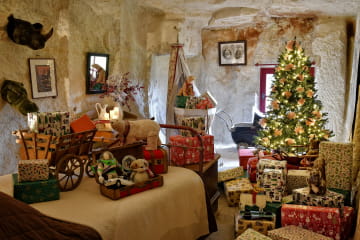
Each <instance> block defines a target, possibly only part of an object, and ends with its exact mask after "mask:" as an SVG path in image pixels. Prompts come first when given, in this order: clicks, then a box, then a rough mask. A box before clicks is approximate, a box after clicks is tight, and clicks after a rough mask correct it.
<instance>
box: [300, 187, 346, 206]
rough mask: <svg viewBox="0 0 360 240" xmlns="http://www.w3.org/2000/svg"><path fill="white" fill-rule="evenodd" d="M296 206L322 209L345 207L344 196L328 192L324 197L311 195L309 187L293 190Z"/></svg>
mask: <svg viewBox="0 0 360 240" xmlns="http://www.w3.org/2000/svg"><path fill="white" fill-rule="evenodd" d="M293 200H294V203H295V204H300V205H308V206H322V207H334V208H336V207H338V208H343V207H344V196H343V195H342V194H340V193H336V192H333V191H329V190H327V191H326V193H325V194H324V195H315V194H310V189H309V188H308V187H305V188H299V189H294V190H293Z"/></svg>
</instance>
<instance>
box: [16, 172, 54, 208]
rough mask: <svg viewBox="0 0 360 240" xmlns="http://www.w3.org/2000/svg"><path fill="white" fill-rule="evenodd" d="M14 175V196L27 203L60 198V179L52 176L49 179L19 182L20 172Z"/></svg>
mask: <svg viewBox="0 0 360 240" xmlns="http://www.w3.org/2000/svg"><path fill="white" fill-rule="evenodd" d="M12 176H13V183H14V198H16V199H18V200H20V201H23V202H25V203H36V202H45V201H52V200H58V199H60V189H59V186H58V180H57V179H56V178H55V177H54V176H50V177H49V179H48V180H43V181H34V182H19V181H18V174H17V173H15V174H13V175H12Z"/></svg>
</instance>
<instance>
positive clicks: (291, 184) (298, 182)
mask: <svg viewBox="0 0 360 240" xmlns="http://www.w3.org/2000/svg"><path fill="white" fill-rule="evenodd" d="M309 177H310V172H309V171H308V170H295V169H289V170H288V173H287V177H286V189H287V192H288V193H289V194H292V190H293V189H298V188H303V187H306V186H308V184H307V179H308V178H309Z"/></svg>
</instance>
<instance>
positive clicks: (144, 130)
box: [111, 119, 161, 150]
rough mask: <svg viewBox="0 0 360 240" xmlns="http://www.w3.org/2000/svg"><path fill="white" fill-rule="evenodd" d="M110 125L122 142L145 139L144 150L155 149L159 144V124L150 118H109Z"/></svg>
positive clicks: (128, 142)
mask: <svg viewBox="0 0 360 240" xmlns="http://www.w3.org/2000/svg"><path fill="white" fill-rule="evenodd" d="M111 127H112V128H113V129H114V130H115V131H117V132H118V137H119V138H122V140H123V144H124V145H128V144H132V143H135V142H139V141H141V140H143V141H146V144H147V145H146V146H145V149H146V150H156V149H157V148H158V147H159V146H160V145H161V141H160V137H159V132H160V125H159V124H158V123H157V122H156V121H154V120H151V119H140V120H134V121H129V120H120V119H114V120H111Z"/></svg>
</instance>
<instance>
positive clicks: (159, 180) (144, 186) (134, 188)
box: [100, 175, 164, 200]
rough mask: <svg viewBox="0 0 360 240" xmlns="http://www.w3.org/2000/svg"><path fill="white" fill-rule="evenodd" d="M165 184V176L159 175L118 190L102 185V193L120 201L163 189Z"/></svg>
mask: <svg viewBox="0 0 360 240" xmlns="http://www.w3.org/2000/svg"><path fill="white" fill-rule="evenodd" d="M163 184H164V180H163V176H161V175H158V176H155V177H153V178H151V179H149V180H148V181H146V182H143V183H137V184H134V185H131V186H124V187H121V188H118V189H111V188H107V187H106V186H104V185H103V184H100V193H101V194H102V195H104V196H106V197H108V198H110V199H112V200H118V199H120V198H123V197H127V196H130V195H133V194H136V193H139V192H144V191H146V190H149V189H153V188H156V187H161V186H162V185H163Z"/></svg>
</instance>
